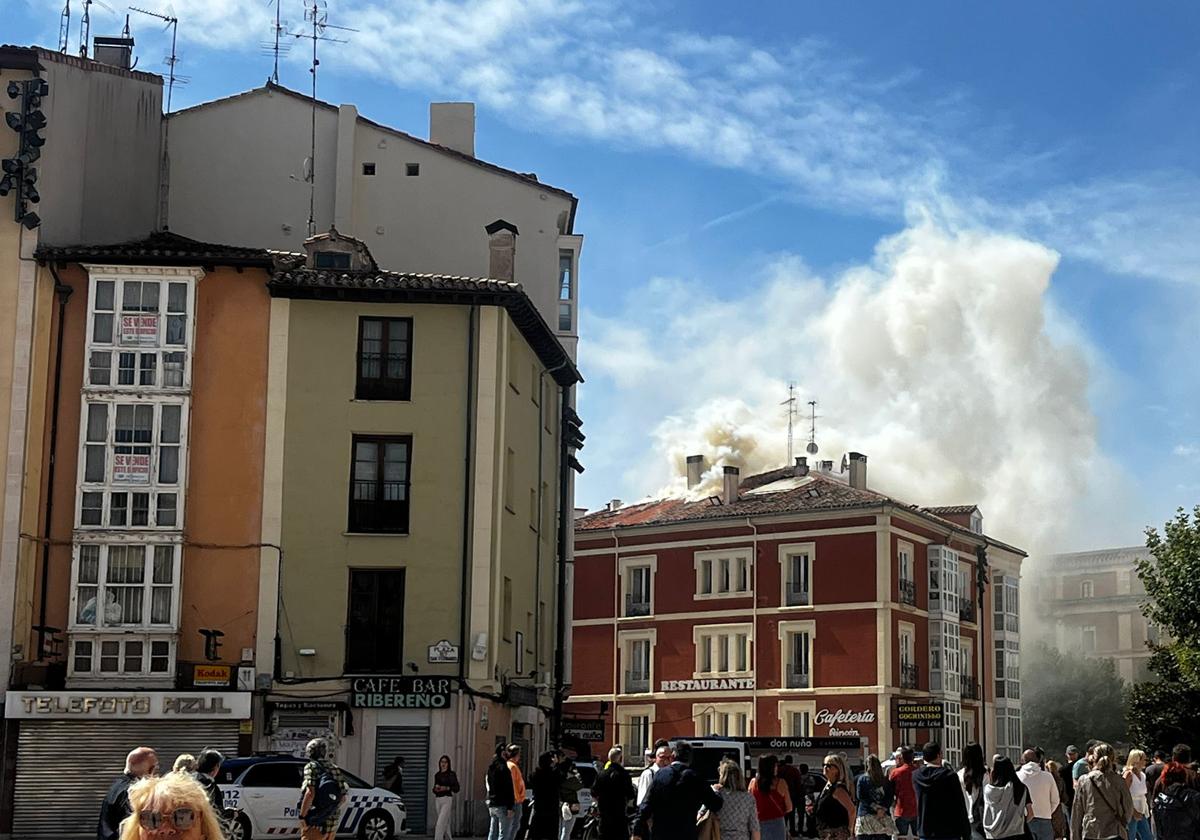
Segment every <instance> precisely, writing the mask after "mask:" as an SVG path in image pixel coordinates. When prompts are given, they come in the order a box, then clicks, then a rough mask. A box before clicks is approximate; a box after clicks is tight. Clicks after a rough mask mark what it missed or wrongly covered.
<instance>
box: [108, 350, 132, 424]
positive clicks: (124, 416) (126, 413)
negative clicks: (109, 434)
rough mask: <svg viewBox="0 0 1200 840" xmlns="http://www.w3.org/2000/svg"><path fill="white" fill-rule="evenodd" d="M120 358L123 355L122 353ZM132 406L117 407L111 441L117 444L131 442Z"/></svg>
mask: <svg viewBox="0 0 1200 840" xmlns="http://www.w3.org/2000/svg"><path fill="white" fill-rule="evenodd" d="M121 355H122V356H124V355H125V354H124V353H122V354H121ZM133 408H134V407H133V406H132V405H119V406H117V414H116V418H115V422H114V424H113V440H114V441H116V442H117V443H132V442H133Z"/></svg>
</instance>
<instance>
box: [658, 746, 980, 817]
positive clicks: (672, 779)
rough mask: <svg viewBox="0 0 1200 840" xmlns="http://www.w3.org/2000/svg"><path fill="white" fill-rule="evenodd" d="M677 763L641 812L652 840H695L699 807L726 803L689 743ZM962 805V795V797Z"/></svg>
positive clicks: (662, 775) (679, 750)
mask: <svg viewBox="0 0 1200 840" xmlns="http://www.w3.org/2000/svg"><path fill="white" fill-rule="evenodd" d="M674 756H675V760H674V761H673V762H671V764H670V766H668V767H664V768H663V769H661V770H659V771H658V772H657V773H655V774H654V781H653V782H651V783H650V792H649V793H647V794H646V800H645V801H644V802H643V803H642V806H641V807H640V808H639V809H638V821H637V834H636V836H637V837H639V838H647V837H648V838H650V840H696V814H697V813H698V812H699V811H700V806H701V805H703V806H704V807H706V808H708V810H710V811H712V812H714V813H715V812H717V811H720V810H721V805H722V804H724V803H723V800H722V799H721V797H720V796H718V795H717V794H716V793H715V792H714V791H713V789H712V787H710V786H709V784H708V783H707V782H705V781H704V779H702V778H701V777H700V775H699V774H698V773H696V772H695V771H694V770H692V769H690V768H689V767H688V766H687V761H688V759H689V758H690V757H691V755H690V748H689V747H688V745H687V744H684V743H679V744H676V745H675V746H674ZM959 800H960V804H961V800H962V795H961V794H960V795H959Z"/></svg>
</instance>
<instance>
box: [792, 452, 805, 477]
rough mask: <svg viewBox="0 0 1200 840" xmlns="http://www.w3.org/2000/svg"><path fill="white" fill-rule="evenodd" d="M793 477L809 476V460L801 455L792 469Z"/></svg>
mask: <svg viewBox="0 0 1200 840" xmlns="http://www.w3.org/2000/svg"><path fill="white" fill-rule="evenodd" d="M792 475H794V476H796V478H803V477H804V476H806V475H808V458H807V457H805V456H803V455H801V456H800V457H798V458H797V459H796V466H795V467H793V468H792Z"/></svg>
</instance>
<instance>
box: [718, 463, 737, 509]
mask: <svg viewBox="0 0 1200 840" xmlns="http://www.w3.org/2000/svg"><path fill="white" fill-rule="evenodd" d="M739 473H740V470H738V468H737V467H725V469H724V475H723V478H724V482H723V484H722V487H721V504H725V505H731V504H733V503H734V502H736V501H737V500H738V485H739V484H741V479H740V478H739V477H738V476H739Z"/></svg>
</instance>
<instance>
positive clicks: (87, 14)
mask: <svg viewBox="0 0 1200 840" xmlns="http://www.w3.org/2000/svg"><path fill="white" fill-rule="evenodd" d="M94 2H95V0H83V17H82V18H80V19H79V57H80V58H87V47H88V38H89V37H91V34H92V14H91V11H90V9H91V6H92V3H94Z"/></svg>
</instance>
